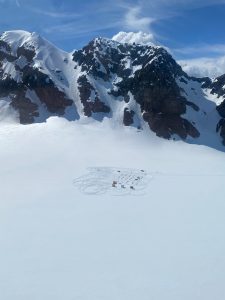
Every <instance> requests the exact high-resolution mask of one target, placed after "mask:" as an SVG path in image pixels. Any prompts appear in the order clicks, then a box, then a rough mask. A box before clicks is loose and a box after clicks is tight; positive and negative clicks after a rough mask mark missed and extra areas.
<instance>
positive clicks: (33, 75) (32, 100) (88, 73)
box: [0, 31, 225, 143]
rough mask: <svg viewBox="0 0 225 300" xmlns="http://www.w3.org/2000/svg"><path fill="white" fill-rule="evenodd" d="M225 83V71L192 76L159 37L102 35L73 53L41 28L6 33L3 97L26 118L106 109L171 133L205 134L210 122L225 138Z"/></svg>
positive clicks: (100, 113)
mask: <svg viewBox="0 0 225 300" xmlns="http://www.w3.org/2000/svg"><path fill="white" fill-rule="evenodd" d="M224 86H225V77H224V76H221V77H219V78H217V79H216V80H215V81H213V82H212V81H211V80H210V79H209V78H204V79H196V78H190V77H189V76H188V75H187V74H186V73H185V72H183V70H182V69H181V67H180V66H179V65H178V64H177V63H176V61H175V60H174V59H173V57H172V56H171V55H170V54H169V53H168V52H167V51H166V50H165V49H164V48H162V47H157V46H153V45H152V44H151V45H150V44H147V45H141V44H135V43H132V44H129V43H120V42H117V41H113V40H110V39H105V38H96V39H94V40H93V41H91V42H90V43H89V44H88V45H87V46H85V47H84V48H83V49H81V50H77V51H75V52H74V53H72V54H68V53H65V52H63V51H61V50H59V49H57V48H56V47H54V46H53V45H51V44H50V43H48V42H47V41H45V40H44V39H42V38H40V37H39V36H38V35H36V34H30V33H27V32H21V31H15V32H6V33H4V34H3V35H2V36H1V37H0V98H1V99H2V100H1V101H5V102H7V103H8V105H10V106H11V107H12V108H14V109H15V110H16V111H17V112H18V116H19V120H20V122H21V123H23V124H28V123H33V122H39V121H44V120H46V118H47V117H49V116H52V115H58V116H64V117H67V118H69V119H77V118H94V119H97V120H102V119H103V118H104V117H107V118H110V119H111V120H112V122H114V123H117V124H121V125H125V126H134V127H136V128H139V129H141V128H143V127H145V126H146V125H148V126H149V128H150V129H151V130H152V131H153V132H155V133H156V135H158V136H160V137H164V138H167V139H170V138H177V137H179V138H181V139H184V140H185V139H199V138H201V135H202V134H206V130H205V129H206V127H207V130H208V131H209V132H210V134H211V133H214V134H215V136H216V130H217V132H219V134H220V136H221V137H222V139H223V142H224V143H225V101H223V100H224V96H225V90H224ZM210 95H211V96H212V97H211V96H210ZM217 97H218V101H217V100H216V101H214V99H215V98H216V99H217ZM217 104H218V105H217ZM71 115H73V117H71ZM68 116H70V117H68ZM206 123H207V126H205V125H203V124H206Z"/></svg>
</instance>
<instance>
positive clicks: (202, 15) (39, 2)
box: [0, 0, 225, 59]
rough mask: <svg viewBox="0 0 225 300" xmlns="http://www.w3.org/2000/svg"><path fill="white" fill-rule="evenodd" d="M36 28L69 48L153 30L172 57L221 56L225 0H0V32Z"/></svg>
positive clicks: (224, 52) (224, 39) (224, 47)
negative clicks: (124, 32) (93, 40)
mask: <svg viewBox="0 0 225 300" xmlns="http://www.w3.org/2000/svg"><path fill="white" fill-rule="evenodd" d="M13 29H23V30H28V31H32V32H33V31H36V32H38V33H40V35H42V36H43V37H45V38H47V39H48V40H50V41H51V42H53V43H54V44H56V45H57V46H58V47H60V48H62V49H64V50H67V51H72V50H73V49H75V48H80V47H82V46H84V45H85V44H86V43H87V42H88V41H89V40H91V39H92V38H93V37H96V36H106V37H112V36H113V35H114V34H116V33H117V32H118V31H122V30H123V31H139V30H142V31H145V32H151V33H153V34H154V36H155V38H156V39H157V40H158V41H159V42H160V43H161V44H163V45H165V46H168V47H169V48H170V49H172V51H173V52H174V53H175V55H176V57H177V58H180V59H183V58H195V57H200V56H205V57H217V56H221V55H225V0H204V1H203V0H139V1H137V0H113V1H111V0H0V30H1V31H5V30H13Z"/></svg>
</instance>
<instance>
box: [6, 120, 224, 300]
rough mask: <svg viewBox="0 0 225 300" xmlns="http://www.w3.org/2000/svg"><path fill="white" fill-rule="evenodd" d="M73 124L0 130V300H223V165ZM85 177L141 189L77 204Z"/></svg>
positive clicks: (203, 152) (207, 152)
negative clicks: (120, 178) (132, 172)
mask: <svg viewBox="0 0 225 300" xmlns="http://www.w3.org/2000/svg"><path fill="white" fill-rule="evenodd" d="M82 122H83V123H82V124H81V122H80V123H79V122H68V121H66V120H64V119H60V118H50V119H48V121H47V123H42V124H33V125H29V126H22V125H18V124H2V126H1V127H0V142H1V149H0V165H1V169H0V191H1V198H0V244H1V247H0V265H1V272H0V298H1V299H4V300H14V299H17V300H30V299H37V300H39V299H41V300H61V299H67V300H73V299H83V300H99V299H108V300H111V299H112V300H115V299H123V300H126V299H127V300H128V299H129V300H137V299H143V300H145V299H146V300H149V299H157V300H164V299H168V300H180V299H182V300H190V299H192V300H199V299H204V300H211V299H215V300H222V299H224V297H225V287H224V267H225V257H224V252H225V241H224V238H223V235H224V228H225V219H224V213H225V202H224V191H223V187H224V178H225V168H224V160H225V154H224V153H223V152H219V151H216V150H213V149H210V148H207V147H204V146H198V145H189V144H185V143H183V142H180V141H177V142H171V141H166V140H162V139H159V138H157V137H155V135H154V134H153V133H151V138H149V136H147V135H146V134H145V133H144V132H137V130H136V129H135V128H132V127H127V128H125V127H124V128H120V129H119V130H116V129H115V128H114V129H112V128H111V125H110V122H109V121H107V120H104V122H102V123H98V122H94V123H93V122H91V124H90V123H88V121H87V122H86V123H84V121H82ZM89 167H112V168H119V169H123V168H132V169H136V170H141V169H144V170H146V172H148V174H150V175H151V178H152V179H151V180H150V181H149V182H148V185H147V187H146V189H145V190H144V191H143V193H142V194H141V195H138V196H135V195H131V194H129V195H127V196H126V195H123V196H122V195H117V196H114V195H112V194H110V193H103V194H102V195H99V194H98V195H94V194H92V195H88V194H86V193H82V192H81V191H80V190H79V189H78V188H77V186H75V185H74V180H75V179H76V178H78V177H80V176H83V175H85V174H86V173H87V168H89Z"/></svg>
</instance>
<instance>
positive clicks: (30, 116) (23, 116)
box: [10, 89, 39, 124]
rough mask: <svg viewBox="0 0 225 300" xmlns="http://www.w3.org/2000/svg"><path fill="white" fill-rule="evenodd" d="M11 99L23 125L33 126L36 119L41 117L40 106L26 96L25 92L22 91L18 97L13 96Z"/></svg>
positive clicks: (18, 92)
mask: <svg viewBox="0 0 225 300" xmlns="http://www.w3.org/2000/svg"><path fill="white" fill-rule="evenodd" d="M11 99H12V101H11V103H10V105H11V106H12V107H13V108H14V109H16V110H17V111H18V112H19V118H20V123H21V124H31V123H33V122H34V117H38V116H39V112H38V105H37V104H35V103H33V102H32V101H31V100H30V99H28V98H27V97H26V96H25V91H24V90H22V89H21V90H19V91H17V94H16V95H11Z"/></svg>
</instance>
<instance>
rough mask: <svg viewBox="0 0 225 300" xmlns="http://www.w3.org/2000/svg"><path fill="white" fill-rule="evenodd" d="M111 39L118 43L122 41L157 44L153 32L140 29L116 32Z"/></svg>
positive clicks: (126, 42) (125, 42)
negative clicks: (137, 30)
mask: <svg viewBox="0 0 225 300" xmlns="http://www.w3.org/2000/svg"><path fill="white" fill-rule="evenodd" d="M112 40H113V41H116V42H119V43H124V44H133V43H135V44H141V45H149V46H156V45H157V43H156V41H155V38H154V36H153V34H151V33H144V32H142V31H139V32H124V31H121V32H119V33H118V34H116V35H114V36H113V38H112Z"/></svg>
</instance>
